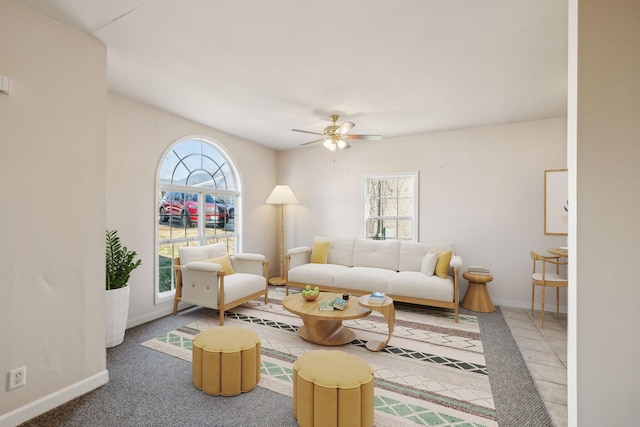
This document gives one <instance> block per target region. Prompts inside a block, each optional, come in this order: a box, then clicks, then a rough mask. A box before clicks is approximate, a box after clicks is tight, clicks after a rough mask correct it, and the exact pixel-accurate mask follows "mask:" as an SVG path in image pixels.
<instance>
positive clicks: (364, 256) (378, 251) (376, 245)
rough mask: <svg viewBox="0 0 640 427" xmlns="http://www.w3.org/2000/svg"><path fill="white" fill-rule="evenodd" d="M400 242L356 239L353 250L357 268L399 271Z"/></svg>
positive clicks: (354, 262) (354, 263)
mask: <svg viewBox="0 0 640 427" xmlns="http://www.w3.org/2000/svg"><path fill="white" fill-rule="evenodd" d="M399 263H400V240H369V239H356V242H355V245H354V248H353V265H354V266H355V267H375V268H384V269H387V270H393V271H398V269H399V267H398V266H399Z"/></svg>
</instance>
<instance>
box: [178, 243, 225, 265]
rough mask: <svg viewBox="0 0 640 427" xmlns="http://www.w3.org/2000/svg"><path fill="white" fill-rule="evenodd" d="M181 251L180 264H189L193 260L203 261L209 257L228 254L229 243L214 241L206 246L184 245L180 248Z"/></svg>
mask: <svg viewBox="0 0 640 427" xmlns="http://www.w3.org/2000/svg"><path fill="white" fill-rule="evenodd" d="M178 252H179V253H180V264H182V265H185V264H189V263H190V262H192V261H203V260H205V259H209V258H217V257H220V256H223V255H227V254H228V253H227V245H226V244H224V243H214V244H213V245H205V246H182V247H179V248H178Z"/></svg>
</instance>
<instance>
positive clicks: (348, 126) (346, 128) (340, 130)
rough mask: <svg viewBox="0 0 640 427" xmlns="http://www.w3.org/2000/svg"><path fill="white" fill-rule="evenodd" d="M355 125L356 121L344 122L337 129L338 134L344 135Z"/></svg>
mask: <svg viewBox="0 0 640 427" xmlns="http://www.w3.org/2000/svg"><path fill="white" fill-rule="evenodd" d="M354 126H355V123H351V122H344V123H343V124H341V125H340V126H338V129H336V133H337V134H338V135H344V134H346V133H347V132H349V131H350V130H351V128H352V127H354Z"/></svg>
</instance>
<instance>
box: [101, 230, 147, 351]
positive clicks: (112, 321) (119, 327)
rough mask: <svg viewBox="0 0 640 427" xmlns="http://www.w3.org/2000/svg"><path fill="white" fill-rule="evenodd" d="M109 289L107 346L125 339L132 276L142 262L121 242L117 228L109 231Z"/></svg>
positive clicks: (107, 260)
mask: <svg viewBox="0 0 640 427" xmlns="http://www.w3.org/2000/svg"><path fill="white" fill-rule="evenodd" d="M106 237H107V253H106V289H107V297H106V300H107V303H106V304H107V307H106V308H107V336H106V345H107V347H113V346H116V345H118V344H120V343H122V341H123V340H124V331H125V329H126V328H127V317H128V314H129V286H128V282H129V277H130V276H131V272H132V271H133V270H135V269H136V268H138V267H139V266H140V265H141V264H142V260H140V259H138V260H135V258H136V256H137V255H138V254H137V253H136V252H135V251H131V250H129V249H128V248H127V247H126V246H123V245H122V244H121V243H120V237H119V236H118V231H117V230H111V231H109V230H107V234H106Z"/></svg>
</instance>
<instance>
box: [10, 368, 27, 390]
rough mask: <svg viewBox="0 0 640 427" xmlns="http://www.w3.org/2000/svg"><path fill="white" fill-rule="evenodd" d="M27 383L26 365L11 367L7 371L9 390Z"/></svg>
mask: <svg viewBox="0 0 640 427" xmlns="http://www.w3.org/2000/svg"><path fill="white" fill-rule="evenodd" d="M26 383H27V367H26V366H23V367H21V368H17V369H13V370H11V371H9V390H13V389H14V388H18V387H22V386H23V385H25V384H26Z"/></svg>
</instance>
